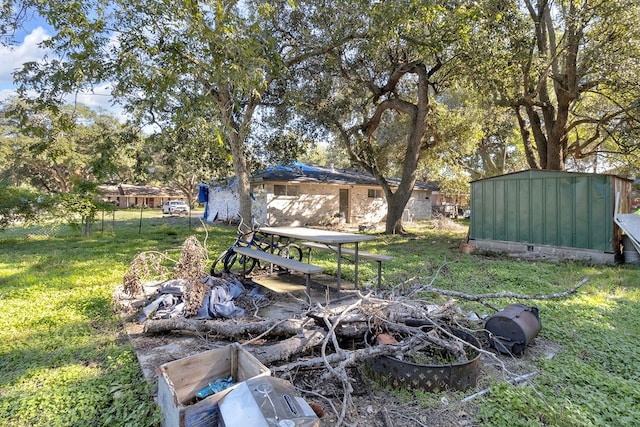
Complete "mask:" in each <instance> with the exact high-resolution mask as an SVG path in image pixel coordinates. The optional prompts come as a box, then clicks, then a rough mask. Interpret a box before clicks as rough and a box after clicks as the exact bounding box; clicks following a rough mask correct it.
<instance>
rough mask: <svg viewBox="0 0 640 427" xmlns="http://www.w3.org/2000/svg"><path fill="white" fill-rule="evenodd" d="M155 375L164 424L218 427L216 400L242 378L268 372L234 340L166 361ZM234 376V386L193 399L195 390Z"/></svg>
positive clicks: (218, 411) (268, 374) (184, 426)
mask: <svg viewBox="0 0 640 427" xmlns="http://www.w3.org/2000/svg"><path fill="white" fill-rule="evenodd" d="M156 373H157V374H158V405H159V406H160V409H161V410H162V414H163V423H162V425H163V426H164V427H200V426H205V425H207V426H212V425H213V426H217V425H218V417H219V414H220V410H219V408H218V401H219V400H220V399H222V398H223V397H224V396H225V395H226V394H227V393H228V392H229V391H231V390H232V389H233V388H234V387H237V386H238V385H239V383H241V382H242V381H246V380H248V379H251V378H254V377H259V376H270V375H271V371H270V370H269V369H268V368H267V367H266V366H264V365H263V364H262V363H260V361H259V360H258V359H256V358H255V357H254V356H253V355H252V354H251V353H249V352H248V351H247V350H245V349H244V348H242V347H241V346H240V344H238V343H235V344H231V345H228V346H226V347H222V348H217V349H214V350H209V351H205V352H202V353H199V354H196V355H193V356H190V357H185V358H184V359H179V360H175V361H173V362H169V363H165V364H164V365H161V366H159V367H158V368H157V369H156ZM229 376H231V377H233V379H234V381H235V382H236V385H235V386H232V387H231V388H228V389H226V390H224V391H221V392H219V393H216V394H214V395H212V396H209V397H207V398H206V399H203V400H201V401H196V393H197V392H198V391H200V390H202V389H204V388H205V387H207V385H208V384H209V383H211V382H213V381H215V380H216V379H218V378H224V377H229Z"/></svg>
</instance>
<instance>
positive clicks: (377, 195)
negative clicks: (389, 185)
mask: <svg viewBox="0 0 640 427" xmlns="http://www.w3.org/2000/svg"><path fill="white" fill-rule="evenodd" d="M367 196H368V197H369V198H370V199H381V198H382V190H376V189H374V188H370V189H369V190H368V191H367Z"/></svg>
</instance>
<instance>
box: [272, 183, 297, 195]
mask: <svg viewBox="0 0 640 427" xmlns="http://www.w3.org/2000/svg"><path fill="white" fill-rule="evenodd" d="M273 194H274V195H275V196H290V197H295V196H298V195H299V194H300V186H298V185H278V184H275V185H274V186H273Z"/></svg>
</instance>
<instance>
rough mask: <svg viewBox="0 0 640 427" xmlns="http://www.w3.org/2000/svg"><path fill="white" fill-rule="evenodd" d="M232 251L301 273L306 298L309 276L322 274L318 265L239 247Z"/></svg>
mask: <svg viewBox="0 0 640 427" xmlns="http://www.w3.org/2000/svg"><path fill="white" fill-rule="evenodd" d="M233 250H234V252H235V253H237V254H240V255H244V256H247V257H251V258H255V259H259V260H260V261H265V262H268V263H269V264H271V265H272V266H273V265H279V266H280V267H284V268H286V269H288V270H293V271H299V272H300V273H303V274H304V276H305V285H306V287H307V298H310V295H311V275H312V274H317V273H322V270H323V268H322V267H320V266H318V265H313V264H307V263H306V262H301V261H298V260H295V259H290V258H286V257H282V256H280V255H275V254H272V253H271V252H265V251H260V250H257V249H251V248H248V247H241V246H235V247H234V248H233Z"/></svg>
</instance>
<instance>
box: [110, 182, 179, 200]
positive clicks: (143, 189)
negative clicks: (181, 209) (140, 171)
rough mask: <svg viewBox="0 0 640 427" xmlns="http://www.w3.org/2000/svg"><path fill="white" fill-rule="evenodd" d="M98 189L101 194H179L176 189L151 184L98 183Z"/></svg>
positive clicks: (162, 195) (172, 195)
mask: <svg viewBox="0 0 640 427" xmlns="http://www.w3.org/2000/svg"><path fill="white" fill-rule="evenodd" d="M98 191H99V192H100V193H101V194H102V195H103V196H130V197H135V196H140V197H176V196H181V194H180V192H179V191H178V190H175V189H172V188H168V187H154V186H151V185H131V184H118V185H99V186H98Z"/></svg>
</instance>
